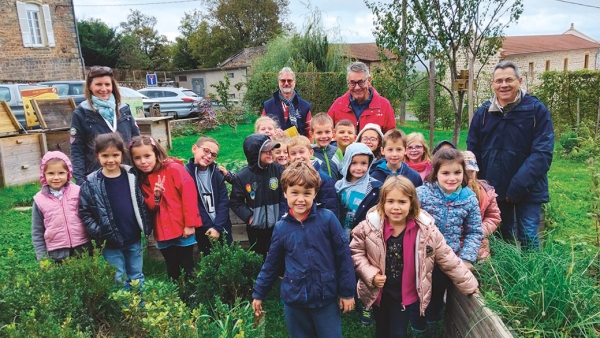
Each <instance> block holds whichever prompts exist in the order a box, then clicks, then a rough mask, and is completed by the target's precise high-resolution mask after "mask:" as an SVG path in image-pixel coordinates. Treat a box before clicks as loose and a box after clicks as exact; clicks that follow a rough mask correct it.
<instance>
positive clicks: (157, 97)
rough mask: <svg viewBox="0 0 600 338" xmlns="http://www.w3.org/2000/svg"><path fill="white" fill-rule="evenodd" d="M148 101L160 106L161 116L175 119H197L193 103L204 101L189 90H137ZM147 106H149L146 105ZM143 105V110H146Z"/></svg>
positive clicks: (152, 88)
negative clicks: (169, 116) (170, 116)
mask: <svg viewBox="0 0 600 338" xmlns="http://www.w3.org/2000/svg"><path fill="white" fill-rule="evenodd" d="M138 92H140V93H142V94H144V95H146V96H147V97H148V98H149V99H150V100H152V101H154V102H158V103H159V104H160V112H161V114H163V115H173V116H175V118H176V119H177V118H187V117H198V113H199V110H198V106H197V105H193V104H192V103H194V101H199V100H204V99H203V98H202V97H200V96H198V95H197V94H196V93H194V92H193V91H192V90H191V89H186V88H172V87H147V88H143V89H140V90H138ZM148 106H149V104H148ZM147 108H148V107H147V105H146V103H144V110H147Z"/></svg>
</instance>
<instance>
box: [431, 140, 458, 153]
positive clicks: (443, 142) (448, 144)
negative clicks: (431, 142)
mask: <svg viewBox="0 0 600 338" xmlns="http://www.w3.org/2000/svg"><path fill="white" fill-rule="evenodd" d="M444 148H451V149H458V148H456V145H455V144H454V143H452V142H451V141H448V140H441V141H440V142H438V144H436V145H435V147H433V151H432V152H431V156H433V155H435V153H437V152H438V150H440V149H444Z"/></svg>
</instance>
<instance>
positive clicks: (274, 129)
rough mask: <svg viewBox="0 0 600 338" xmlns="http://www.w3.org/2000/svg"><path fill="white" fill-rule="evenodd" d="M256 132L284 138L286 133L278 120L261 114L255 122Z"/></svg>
mask: <svg viewBox="0 0 600 338" xmlns="http://www.w3.org/2000/svg"><path fill="white" fill-rule="evenodd" d="M254 133H255V134H265V135H267V136H269V137H270V138H272V139H273V138H276V137H277V138H282V137H285V134H284V132H283V130H281V128H279V126H278V125H277V122H276V121H275V120H273V119H272V118H270V117H268V116H261V117H259V118H258V119H256V122H254Z"/></svg>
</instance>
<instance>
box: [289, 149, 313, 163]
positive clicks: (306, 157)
mask: <svg viewBox="0 0 600 338" xmlns="http://www.w3.org/2000/svg"><path fill="white" fill-rule="evenodd" d="M313 152H314V151H313V150H312V148H311V149H309V148H308V147H307V146H304V145H297V146H293V147H289V148H288V154H289V156H290V162H292V163H294V162H298V161H301V162H306V163H310V158H311V156H312V155H313Z"/></svg>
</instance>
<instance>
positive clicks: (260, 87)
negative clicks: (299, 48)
mask: <svg viewBox="0 0 600 338" xmlns="http://www.w3.org/2000/svg"><path fill="white" fill-rule="evenodd" d="M247 85H248V92H247V93H246V97H245V100H246V103H247V104H248V106H249V107H250V108H251V109H252V110H253V111H256V112H260V111H262V109H263V103H264V102H265V101H266V100H268V99H270V98H271V97H272V95H273V92H275V91H276V90H277V89H278V88H279V87H278V84H277V73H271V72H266V73H262V74H255V75H253V76H251V77H250V79H249V80H248V84H247ZM296 90H297V91H298V93H299V94H300V96H301V97H302V98H303V99H305V100H307V101H308V102H310V103H312V105H313V106H312V109H311V111H312V112H313V114H316V113H319V112H326V111H328V110H329V107H330V106H331V104H332V103H333V101H334V100H335V99H336V98H338V97H339V96H341V95H342V94H344V93H345V92H346V91H347V90H348V86H347V85H346V74H345V73H316V72H310V73H296Z"/></svg>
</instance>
